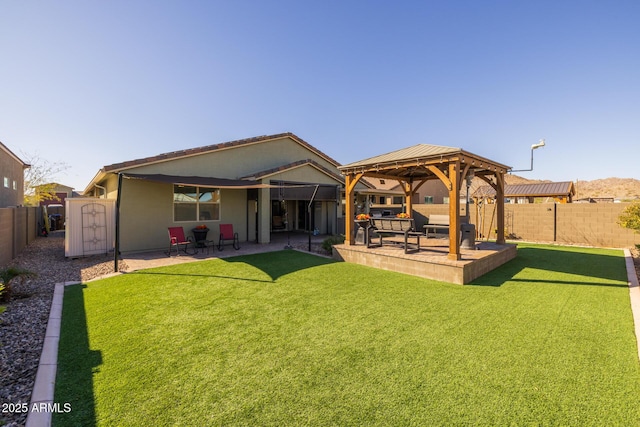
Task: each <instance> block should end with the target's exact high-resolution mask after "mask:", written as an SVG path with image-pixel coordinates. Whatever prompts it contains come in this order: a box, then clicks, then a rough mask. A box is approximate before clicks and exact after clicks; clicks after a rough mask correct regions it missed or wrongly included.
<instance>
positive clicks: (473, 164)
mask: <svg viewBox="0 0 640 427" xmlns="http://www.w3.org/2000/svg"><path fill="white" fill-rule="evenodd" d="M338 169H339V170H340V171H341V172H342V174H343V175H345V187H346V188H345V192H346V201H347V203H346V212H345V215H346V221H345V233H346V235H347V239H346V241H345V244H347V245H353V244H354V243H355V242H354V240H355V239H354V233H353V227H354V221H353V220H354V213H355V212H354V205H353V200H354V193H355V186H356V184H357V183H358V181H359V180H360V179H361V178H363V177H367V178H380V179H395V180H397V181H398V182H399V183H400V185H401V186H402V188H403V190H404V196H405V199H406V201H405V206H406V211H407V213H409V214H411V212H412V199H413V195H414V193H415V192H416V191H417V190H418V189H419V188H420V186H422V184H424V183H425V182H426V181H429V180H431V179H439V180H440V181H442V182H443V183H444V185H445V187H446V188H447V189H448V191H449V225H450V227H449V229H450V232H449V254H448V258H449V259H452V260H459V259H460V258H461V257H460V239H459V238H458V237H457V236H458V233H457V232H455V230H460V225H461V221H460V189H461V187H462V184H463V182H464V181H465V178H466V177H467V176H477V177H479V178H481V179H482V180H484V181H485V182H487V183H488V184H489V185H491V187H492V188H493V189H494V190H495V192H496V197H497V199H498V200H502V199H503V198H504V175H505V174H506V173H507V172H508V170H509V169H511V168H510V167H509V166H505V165H503V164H501V163H497V162H494V161H492V160H489V159H486V158H484V157H480V156H477V155H475V154H472V153H469V152H467V151H464V150H462V149H461V148H452V147H444V146H439V145H426V144H418V145H414V146H412V147H408V148H403V149H401V150H397V151H392V152H390V153H387V154H382V155H379V156H375V157H371V158H368V159H364V160H360V161H358V162H353V163H350V164H348V165H344V166H339V167H338ZM471 174H473V175H471ZM496 225H497V228H498V239H497V243H498V244H504V243H505V241H504V204H503V203H498V211H497V224H496ZM452 237H455V238H452Z"/></svg>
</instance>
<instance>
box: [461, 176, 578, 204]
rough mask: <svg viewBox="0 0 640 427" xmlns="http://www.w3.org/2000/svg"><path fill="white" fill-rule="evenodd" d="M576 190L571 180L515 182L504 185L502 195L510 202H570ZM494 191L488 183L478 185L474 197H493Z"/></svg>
mask: <svg viewBox="0 0 640 427" xmlns="http://www.w3.org/2000/svg"><path fill="white" fill-rule="evenodd" d="M575 194H576V190H575V187H574V185H573V182H571V181H563V182H543V183H535V184H515V185H505V186H504V197H505V198H506V199H508V200H507V202H510V203H535V202H536V200H537V201H539V202H555V203H571V202H572V201H573V196H575ZM495 196H496V192H495V190H494V189H493V188H491V187H490V186H489V185H484V186H482V187H479V188H478V189H477V190H476V191H475V192H474V193H473V198H474V199H487V198H489V199H491V198H495Z"/></svg>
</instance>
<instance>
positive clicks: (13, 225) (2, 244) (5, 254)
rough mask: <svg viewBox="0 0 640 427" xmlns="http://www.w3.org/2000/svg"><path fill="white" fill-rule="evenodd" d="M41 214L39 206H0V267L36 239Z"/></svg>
mask: <svg viewBox="0 0 640 427" xmlns="http://www.w3.org/2000/svg"><path fill="white" fill-rule="evenodd" d="M41 215H42V214H41V208H39V207H22V208H0V267H3V266H5V265H7V264H9V263H10V262H11V260H13V259H14V258H15V257H16V256H18V254H19V253H20V252H22V251H23V250H24V248H25V247H27V245H28V244H29V243H31V242H33V241H34V240H35V239H36V237H37V236H38V218H40V216H41Z"/></svg>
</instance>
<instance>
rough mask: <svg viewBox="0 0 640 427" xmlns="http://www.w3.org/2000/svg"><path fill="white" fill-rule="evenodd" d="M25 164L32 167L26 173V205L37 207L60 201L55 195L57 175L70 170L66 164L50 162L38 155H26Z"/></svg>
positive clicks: (24, 156)
mask: <svg viewBox="0 0 640 427" xmlns="http://www.w3.org/2000/svg"><path fill="white" fill-rule="evenodd" d="M22 157H23V158H24V159H25V163H28V164H30V165H31V167H30V168H28V169H26V170H25V171H24V204H25V206H37V205H38V204H40V202H42V201H45V200H60V199H58V197H57V196H56V194H55V188H56V183H55V182H54V180H55V179H56V177H57V175H58V174H59V173H60V172H62V171H64V170H66V169H68V167H69V166H68V165H67V164H66V163H64V162H53V163H52V162H49V161H48V160H46V159H43V158H41V157H40V156H39V155H38V154H32V155H28V154H27V155H25V154H24V153H22Z"/></svg>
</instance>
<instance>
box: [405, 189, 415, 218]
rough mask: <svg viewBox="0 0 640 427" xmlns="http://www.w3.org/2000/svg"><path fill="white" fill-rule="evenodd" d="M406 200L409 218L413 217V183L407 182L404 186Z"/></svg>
mask: <svg viewBox="0 0 640 427" xmlns="http://www.w3.org/2000/svg"><path fill="white" fill-rule="evenodd" d="M403 187H404V199H405V203H404V205H405V209H406V212H407V214H409V216H411V217H413V201H412V199H413V191H412V189H411V187H412V185H411V181H405V183H404V185H403Z"/></svg>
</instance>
